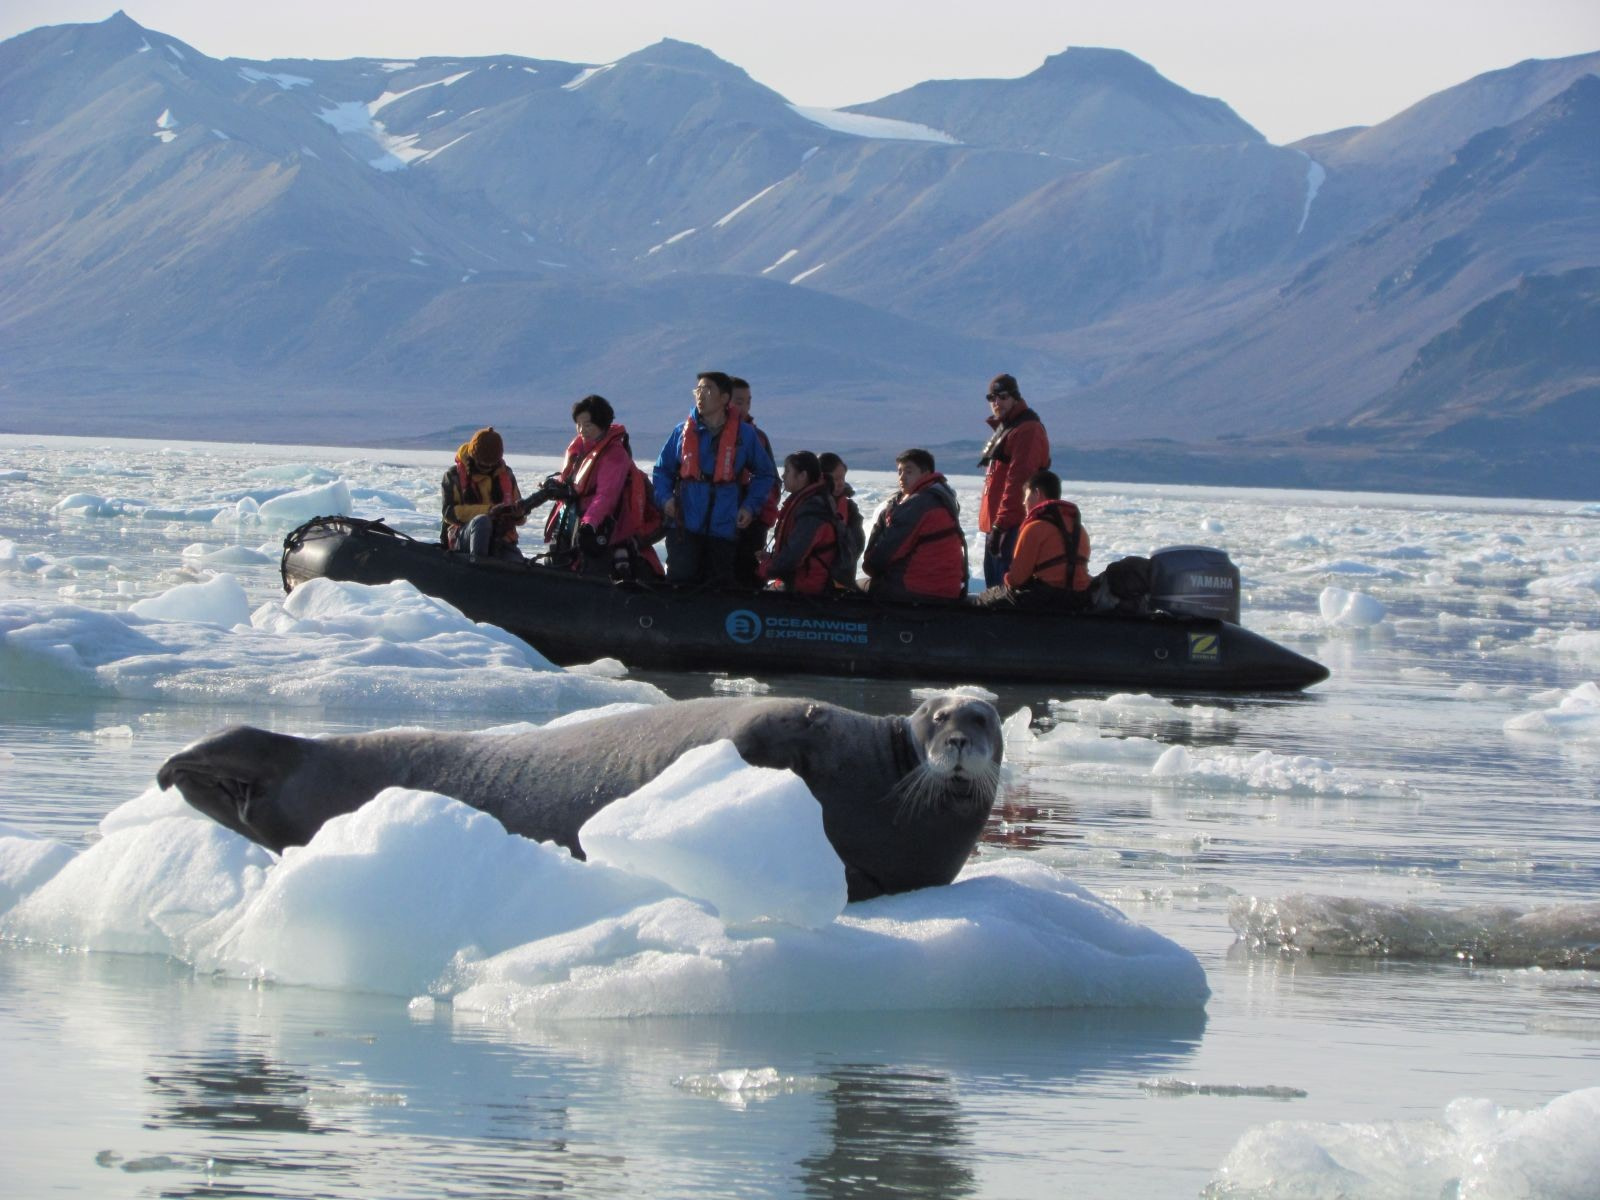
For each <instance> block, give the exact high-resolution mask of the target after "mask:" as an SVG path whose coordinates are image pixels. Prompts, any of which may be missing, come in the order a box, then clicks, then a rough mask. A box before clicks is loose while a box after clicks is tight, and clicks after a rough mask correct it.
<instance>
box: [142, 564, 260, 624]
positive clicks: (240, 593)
mask: <svg viewBox="0 0 1600 1200" xmlns="http://www.w3.org/2000/svg"><path fill="white" fill-rule="evenodd" d="M128 611H129V612H131V613H132V614H133V615H134V616H136V617H146V618H149V619H151V620H156V621H200V622H203V623H204V624H207V625H220V626H222V627H223V628H224V629H231V628H233V626H235V625H248V624H249V623H250V601H249V599H248V598H247V597H246V596H245V594H244V588H243V587H241V586H240V584H239V581H238V580H237V579H235V578H234V577H233V576H232V575H226V574H224V575H217V576H214V577H213V578H211V579H208V580H206V582H204V583H180V584H178V586H177V587H174V588H169V589H168V590H167V591H165V592H162V593H161V595H159V596H152V597H150V598H149V599H147V600H139V601H137V602H135V603H134V604H133V605H132V606H131V607H130V608H129V609H128Z"/></svg>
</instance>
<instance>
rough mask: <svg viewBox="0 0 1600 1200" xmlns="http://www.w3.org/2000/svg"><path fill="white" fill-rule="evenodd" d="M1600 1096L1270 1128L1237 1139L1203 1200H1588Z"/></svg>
mask: <svg viewBox="0 0 1600 1200" xmlns="http://www.w3.org/2000/svg"><path fill="white" fill-rule="evenodd" d="M1596 1129H1600V1088H1586V1089H1584V1090H1582V1091H1577V1092H1568V1093H1567V1094H1566V1095H1564V1096H1557V1097H1556V1098H1555V1099H1554V1100H1552V1101H1550V1103H1548V1104H1546V1105H1545V1106H1544V1107H1543V1108H1535V1109H1532V1110H1526V1111H1525V1110H1521V1109H1515V1108H1502V1107H1500V1106H1499V1105H1497V1104H1495V1103H1493V1102H1491V1101H1489V1100H1478V1099H1471V1098H1465V1097H1464V1098H1461V1099H1458V1100H1452V1101H1451V1102H1450V1103H1449V1104H1448V1105H1447V1106H1446V1107H1445V1110H1444V1114H1443V1116H1442V1117H1440V1118H1430V1119H1424V1120H1409V1121H1364V1122H1350V1123H1343V1124H1336V1125H1329V1124H1320V1123H1315V1122H1311V1121H1274V1122H1272V1123H1271V1124H1269V1125H1262V1126H1258V1127H1256V1128H1254V1129H1252V1130H1250V1131H1249V1132H1247V1133H1246V1134H1245V1135H1244V1136H1243V1137H1241V1138H1240V1139H1239V1141H1238V1142H1236V1143H1235V1144H1234V1147H1233V1149H1232V1150H1230V1151H1229V1152H1228V1156H1227V1158H1225V1159H1224V1160H1223V1162H1222V1165H1221V1166H1220V1167H1219V1168H1218V1170H1217V1173H1216V1174H1215V1175H1214V1176H1213V1177H1212V1179H1211V1181H1210V1183H1209V1184H1207V1185H1206V1188H1205V1190H1204V1191H1203V1192H1202V1193H1201V1195H1202V1196H1204V1197H1205V1198H1206V1200H1244V1198H1245V1197H1251V1198H1256V1197H1266V1196H1275V1197H1276V1196H1304V1197H1335V1196H1337V1197H1343V1198H1345V1200H1392V1198H1398V1197H1413V1196H1417V1197H1420V1196H1455V1197H1460V1198H1461V1200H1467V1198H1468V1197H1470V1198H1471V1200H1533V1198H1535V1197H1537V1200H1593V1197H1594V1196H1595V1194H1596V1191H1595V1189H1596V1181H1597V1180H1600V1137H1596V1136H1595V1130H1596Z"/></svg>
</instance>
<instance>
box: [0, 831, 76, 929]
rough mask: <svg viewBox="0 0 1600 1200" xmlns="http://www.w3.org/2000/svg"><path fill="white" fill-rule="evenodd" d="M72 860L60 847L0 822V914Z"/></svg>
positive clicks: (55, 842) (70, 854)
mask: <svg viewBox="0 0 1600 1200" xmlns="http://www.w3.org/2000/svg"><path fill="white" fill-rule="evenodd" d="M72 858H73V853H72V851H71V850H70V849H69V848H68V847H66V846H64V845H63V844H62V843H60V842H57V841H53V840H51V839H50V838H42V837H38V836H36V835H34V834H31V833H28V832H27V831H26V830H23V829H19V828H17V827H16V826H14V825H7V824H5V823H4V822H0V914H3V913H6V912H9V911H10V909H11V907H12V906H13V905H14V904H16V902H17V901H18V900H19V899H21V898H22V897H23V896H26V895H27V894H28V893H29V892H32V891H34V890H35V889H37V888H40V887H43V886H44V884H45V883H46V882H48V881H49V880H50V879H51V878H53V877H54V876H55V874H56V873H57V872H58V871H60V870H61V868H63V867H65V866H66V865H67V864H68V863H69V862H71V861H72Z"/></svg>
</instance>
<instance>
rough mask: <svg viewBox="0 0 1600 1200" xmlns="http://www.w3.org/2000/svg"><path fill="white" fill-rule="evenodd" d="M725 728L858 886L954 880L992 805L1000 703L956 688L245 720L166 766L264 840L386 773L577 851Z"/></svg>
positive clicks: (354, 804) (864, 892)
mask: <svg viewBox="0 0 1600 1200" xmlns="http://www.w3.org/2000/svg"><path fill="white" fill-rule="evenodd" d="M721 738H728V739H730V740H732V742H733V744H734V746H735V747H736V748H737V749H738V751H739V753H740V755H741V756H742V757H743V758H744V760H745V761H746V762H748V763H750V764H751V765H752V766H758V767H774V768H780V769H787V770H791V771H793V772H794V773H795V774H796V775H798V776H800V778H801V779H803V780H805V782H806V785H807V786H808V787H809V788H810V789H811V793H812V795H814V796H815V797H816V798H817V800H818V802H819V803H820V804H821V805H822V821H823V828H824V830H825V831H826V832H827V835H828V840H829V841H830V842H831V843H832V844H833V848H834V850H835V851H836V852H837V853H838V855H839V857H840V859H841V860H842V861H843V862H844V864H845V878H846V881H847V883H848V885H849V890H850V899H852V900H864V899H867V898H869V897H872V896H876V895H880V894H882V893H884V892H904V891H910V890H912V889H914V888H920V887H929V886H933V885H938V884H944V883H949V882H950V881H951V880H952V879H954V878H955V876H956V874H957V872H959V871H960V870H961V866H962V864H963V863H964V862H966V860H967V858H968V856H969V855H970V854H971V853H972V849H973V847H974V846H975V845H976V844H977V841H978V837H979V835H980V834H981V833H982V832H983V827H984V823H985V822H986V821H987V819H988V816H989V810H990V808H991V807H992V806H993V804H994V798H995V790H996V787H997V786H998V780H999V765H1000V759H1001V753H1002V744H1001V736H1000V718H999V714H998V713H996V712H995V710H994V708H993V706H991V705H990V704H988V703H987V702H986V701H983V700H976V699H972V698H969V697H963V696H955V695H946V696H937V697H935V698H933V699H931V700H928V701H926V702H925V703H923V705H922V706H921V707H920V708H918V709H917V710H916V712H914V713H912V714H911V716H909V717H874V716H868V715H867V714H865V713H858V712H854V711H852V710H850V709H847V708H840V707H838V706H837V705H832V704H824V703H820V702H818V701H812V700H791V699H745V698H739V699H715V700H686V701H681V702H678V703H674V704H663V705H660V706H658V707H655V708H649V709H644V710H641V711H637V712H629V713H621V714H618V715H615V716H610V717H600V718H596V719H595V720H592V721H586V722H581V723H579V724H576V725H568V726H564V727H562V728H559V729H551V730H537V731H534V732H529V733H525V734H514V735H510V736H484V735H481V734H471V733H432V732H425V731H417V730H394V731H388V732H383V733H367V734H356V735H353V736H345V737H329V738H298V737H291V736H288V735H286V734H278V733H270V732H268V731H266V730H263V729H256V728H253V727H251V726H248V725H240V726H234V727H232V728H230V729H225V730H223V731H221V732H220V733H217V734H214V735H212V736H211V737H208V738H205V739H204V740H202V741H199V742H196V743H195V744H194V745H192V746H189V747H187V748H186V749H184V750H181V751H179V752H178V753H177V754H175V755H173V756H172V757H171V758H169V759H168V760H167V761H166V762H165V763H163V764H162V766H161V769H160V771H159V772H158V773H157V776H156V778H157V780H158V781H159V782H160V784H161V786H162V787H164V788H169V787H176V788H178V789H179V791H181V792H182V793H183V796H184V798H185V799H186V800H188V801H189V803H190V804H192V805H194V806H195V807H196V808H198V809H199V810H200V811H201V812H204V813H206V814H207V815H208V816H210V817H212V818H213V819H214V820H216V821H218V822H219V823H221V824H223V825H225V826H227V827H228V828H229V829H232V830H234V831H235V832H237V833H240V834H243V835H244V836H245V837H247V838H249V839H250V840H251V841H254V842H258V843H260V844H261V845H263V846H265V847H267V848H268V849H269V850H274V851H279V852H281V851H282V850H283V849H284V848H285V847H287V846H300V845H304V844H305V843H306V842H308V841H310V840H311V838H312V836H313V835H315V833H316V832H317V830H318V829H320V828H321V827H322V824H323V822H325V821H327V820H328V819H330V818H332V817H335V816H338V815H340V814H341V813H347V812H353V811H354V810H355V809H357V808H359V807H360V806H361V805H363V804H365V803H366V802H367V801H368V800H370V799H372V797H374V796H376V795H377V794H378V793H379V792H381V791H382V790H383V789H384V788H386V787H405V788H417V789H420V790H426V791H434V792H441V793H443V794H445V795H447V796H453V797H454V798H456V799H457V800H460V801H462V802H463V803H465V804H470V805H471V806H472V807H474V808H477V809H481V810H482V811H484V812H486V813H489V814H490V815H491V816H493V817H495V818H496V819H498V820H499V821H500V823H501V824H502V825H504V826H505V827H506V828H507V829H508V830H510V831H511V832H512V833H518V834H522V835H524V836H526V837H530V838H533V839H535V840H537V841H553V842H556V843H558V844H560V845H562V846H565V847H566V848H567V849H569V850H571V851H572V852H573V853H574V854H575V855H577V856H578V857H580V858H581V857H582V856H583V847H582V846H581V845H579V843H578V830H579V829H580V828H582V826H583V823H584V822H585V821H587V820H588V819H589V818H590V817H591V816H593V815H594V814H595V813H596V812H598V811H599V810H600V809H601V808H603V807H605V806H606V805H607V804H609V803H610V802H611V801H613V800H616V799H618V798H619V797H621V796H626V795H628V794H629V793H630V792H633V791H636V790H637V789H638V788H640V787H642V786H643V785H644V784H646V783H648V782H649V781H650V780H652V779H654V778H655V777H656V776H657V775H659V774H661V772H662V771H664V770H666V768H667V767H669V766H671V765H672V763H673V762H675V761H676V760H677V759H678V758H679V756H681V755H682V754H683V753H684V752H685V751H687V750H690V749H693V748H694V747H696V746H704V745H708V744H710V743H711V742H714V741H717V740H719V739H721Z"/></svg>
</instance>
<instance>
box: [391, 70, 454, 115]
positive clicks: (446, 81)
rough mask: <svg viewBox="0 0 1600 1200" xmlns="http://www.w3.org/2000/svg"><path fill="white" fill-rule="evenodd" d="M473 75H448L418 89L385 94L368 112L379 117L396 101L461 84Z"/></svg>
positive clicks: (420, 85) (418, 86) (419, 86)
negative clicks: (426, 91) (418, 93)
mask: <svg viewBox="0 0 1600 1200" xmlns="http://www.w3.org/2000/svg"><path fill="white" fill-rule="evenodd" d="M471 74H472V72H471V71H461V72H459V73H458V74H455V75H448V76H446V77H445V78H443V79H435V80H434V81H433V82H432V83H419V84H417V86H416V87H412V88H407V89H406V90H405V91H403V92H384V93H383V95H381V96H379V97H378V98H377V99H376V100H374V101H373V102H372V103H371V104H368V105H367V111H368V112H369V113H371V114H372V115H373V116H377V115H378V114H379V113H380V112H382V111H383V110H384V109H386V108H388V107H389V105H391V104H393V103H394V102H395V101H396V100H403V99H405V97H407V96H410V95H412V94H413V93H416V92H421V91H425V90H426V89H428V88H436V87H450V86H451V85H452V84H456V83H459V82H460V81H461V80H463V79H465V78H466V77H467V76H468V75H471Z"/></svg>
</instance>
